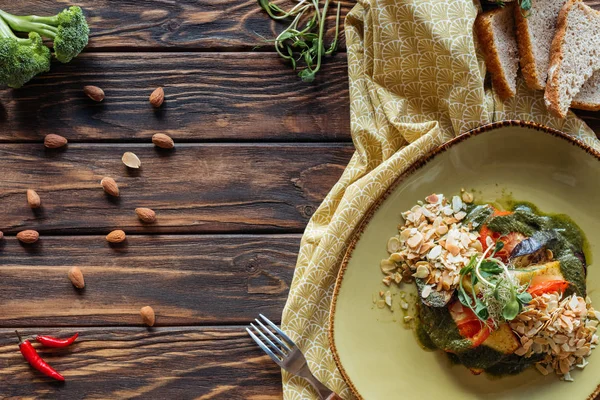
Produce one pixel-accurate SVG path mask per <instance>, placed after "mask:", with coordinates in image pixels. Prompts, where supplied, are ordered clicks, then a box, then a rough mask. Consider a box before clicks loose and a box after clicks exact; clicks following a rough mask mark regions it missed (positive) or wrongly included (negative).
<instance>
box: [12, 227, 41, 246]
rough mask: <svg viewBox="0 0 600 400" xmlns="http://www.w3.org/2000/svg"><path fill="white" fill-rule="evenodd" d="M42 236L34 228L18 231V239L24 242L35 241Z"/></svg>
mask: <svg viewBox="0 0 600 400" xmlns="http://www.w3.org/2000/svg"><path fill="white" fill-rule="evenodd" d="M39 238H40V234H39V233H37V231H34V230H26V231H21V232H19V233H17V239H19V240H20V241H21V242H23V243H35V242H37V241H38V239H39Z"/></svg>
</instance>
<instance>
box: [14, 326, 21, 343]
mask: <svg viewBox="0 0 600 400" xmlns="http://www.w3.org/2000/svg"><path fill="white" fill-rule="evenodd" d="M15 333H16V334H17V337H18V338H19V343H23V338H22V337H21V335H20V334H19V331H18V330H16V329H15Z"/></svg>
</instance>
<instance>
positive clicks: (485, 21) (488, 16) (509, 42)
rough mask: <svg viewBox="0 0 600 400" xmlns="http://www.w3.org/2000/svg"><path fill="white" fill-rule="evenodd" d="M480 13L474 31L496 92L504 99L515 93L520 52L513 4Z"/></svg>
mask: <svg viewBox="0 0 600 400" xmlns="http://www.w3.org/2000/svg"><path fill="white" fill-rule="evenodd" d="M513 4H514V3H513ZM513 4H510V5H508V4H507V5H506V6H504V7H502V8H497V9H495V10H491V11H488V12H485V13H483V14H479V15H478V16H477V19H476V20H475V30H476V32H477V37H478V39H479V44H480V45H481V47H482V49H483V53H484V55H485V64H486V66H487V69H488V70H489V71H490V73H491V75H492V84H493V85H494V89H495V90H496V92H497V93H498V95H499V96H500V97H501V98H503V99H506V98H508V97H513V96H514V95H515V94H516V92H517V71H518V69H519V55H518V50H517V40H516V38H515V31H514V25H515V20H514V12H513V8H514V5H513Z"/></svg>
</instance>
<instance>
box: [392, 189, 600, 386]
mask: <svg viewBox="0 0 600 400" xmlns="http://www.w3.org/2000/svg"><path fill="white" fill-rule="evenodd" d="M402 217H403V218H404V223H403V224H401V225H399V228H398V235H396V236H393V237H391V238H390V239H389V241H388V244H387V250H388V252H389V254H390V256H389V258H387V259H384V260H382V261H381V270H382V272H383V273H384V275H385V278H383V282H384V284H386V285H387V286H390V285H392V284H398V285H401V284H402V283H412V282H414V284H415V285H416V287H417V291H418V301H417V309H418V312H417V318H416V320H415V321H416V324H415V329H416V331H417V336H418V338H419V340H420V342H421V343H422V345H423V346H425V347H427V348H430V349H440V350H443V351H445V352H447V353H448V354H449V356H450V358H451V359H452V360H453V361H455V362H457V363H460V364H463V365H464V366H466V367H467V368H469V369H470V370H471V371H472V372H473V373H474V374H480V373H482V372H487V373H489V374H494V375H506V374H516V373H519V372H521V371H523V370H524V369H526V368H528V367H530V366H535V368H537V369H538V370H539V372H541V373H542V374H544V375H547V374H550V373H556V374H558V375H559V376H560V377H561V379H564V380H566V381H571V380H573V379H572V377H571V374H570V372H571V371H572V370H574V369H575V368H584V367H585V366H586V365H587V357H589V356H590V354H591V351H592V349H594V348H595V347H596V345H597V343H598V335H597V334H596V330H597V327H598V323H599V319H600V312H598V311H595V310H594V308H593V307H592V304H591V300H590V299H589V297H587V294H586V270H587V268H588V265H587V262H586V255H585V251H584V249H585V248H586V240H585V236H584V234H583V232H582V231H581V230H580V229H579V227H578V226H577V225H576V224H575V223H574V222H573V221H572V220H571V219H570V218H569V217H567V216H565V215H548V214H543V213H541V212H540V211H539V210H538V209H537V208H536V207H535V206H533V205H532V204H528V203H514V204H512V205H511V206H510V207H508V209H500V207H499V206H498V205H496V204H475V203H474V202H473V195H472V194H470V193H469V192H465V191H462V193H461V195H460V196H453V197H452V198H446V197H445V196H444V195H442V194H431V195H430V196H428V197H427V198H426V199H425V201H424V202H418V204H416V205H415V206H414V207H412V208H411V209H410V210H408V211H406V212H404V213H402ZM386 303H388V305H391V302H388V301H387V299H386Z"/></svg>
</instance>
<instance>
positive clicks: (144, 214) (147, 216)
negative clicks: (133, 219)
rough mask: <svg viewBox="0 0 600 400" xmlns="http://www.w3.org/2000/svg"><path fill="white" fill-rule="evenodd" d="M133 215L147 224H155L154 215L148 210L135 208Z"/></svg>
mask: <svg viewBox="0 0 600 400" xmlns="http://www.w3.org/2000/svg"><path fill="white" fill-rule="evenodd" d="M135 213H136V214H137V216H138V218H139V219H141V220H142V221H143V222H147V223H149V224H151V223H153V222H156V213H155V212H154V211H152V210H151V209H149V208H136V209H135Z"/></svg>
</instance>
